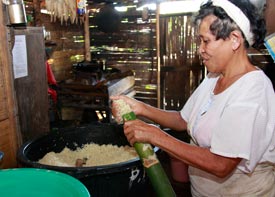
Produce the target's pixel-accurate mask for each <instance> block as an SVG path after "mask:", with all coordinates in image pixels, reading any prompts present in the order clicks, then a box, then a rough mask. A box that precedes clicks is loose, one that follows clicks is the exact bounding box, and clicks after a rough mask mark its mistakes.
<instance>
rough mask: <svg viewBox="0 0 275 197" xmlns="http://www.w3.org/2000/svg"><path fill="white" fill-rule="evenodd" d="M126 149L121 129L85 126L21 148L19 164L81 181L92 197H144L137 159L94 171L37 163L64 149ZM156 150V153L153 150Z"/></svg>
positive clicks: (87, 168) (142, 176) (69, 129)
mask: <svg viewBox="0 0 275 197" xmlns="http://www.w3.org/2000/svg"><path fill="white" fill-rule="evenodd" d="M91 142H94V143H97V144H113V145H128V141H127V139H126V137H125V136H124V133H123V128H122V127H121V126H118V125H113V124H100V125H84V126H81V127H75V128H66V129H60V130H59V131H57V132H52V133H49V134H47V135H45V136H42V137H39V138H37V139H34V140H32V141H29V142H27V143H25V144H24V145H23V146H21V147H20V149H19V152H18V160H19V162H20V163H21V164H22V165H23V166H25V167H35V168H45V169H50V170H56V171H60V172H64V173H67V174H70V175H71V176H73V177H75V178H77V179H78V180H80V181H81V182H82V183H83V184H84V185H85V186H86V187H87V189H88V190H89V191H90V193H91V194H92V196H93V197H97V196H100V197H104V196H110V197H123V196H135V195H137V194H143V193H144V192H146V191H144V187H145V186H146V184H148V179H147V177H146V175H145V173H144V169H143V166H142V163H141V161H140V160H139V158H136V159H133V160H129V161H127V162H122V163H118V164H112V165H104V166H95V167H60V166H49V165H43V164H39V163H37V161H38V160H39V159H40V158H42V157H43V156H44V155H45V154H46V153H48V152H51V151H54V152H60V151H62V150H63V148H64V147H65V146H67V147H69V148H70V149H73V150H74V149H76V148H77V147H81V146H82V145H84V144H87V143H91ZM156 150H157V149H156Z"/></svg>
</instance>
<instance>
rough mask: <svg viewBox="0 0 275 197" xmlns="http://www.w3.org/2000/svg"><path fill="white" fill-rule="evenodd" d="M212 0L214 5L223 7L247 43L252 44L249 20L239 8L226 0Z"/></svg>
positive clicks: (252, 38)
mask: <svg viewBox="0 0 275 197" xmlns="http://www.w3.org/2000/svg"><path fill="white" fill-rule="evenodd" d="M212 2H213V5H214V6H217V7H221V8H223V9H224V11H225V12H226V13H227V15H228V16H229V17H230V18H231V19H232V20H233V21H235V23H236V24H237V25H238V26H239V27H240V29H241V30H242V32H243V34H244V36H245V38H246V40H247V41H248V43H249V45H250V46H251V45H253V44H254V36H253V33H252V32H251V31H250V22H249V20H248V18H247V17H246V16H245V14H244V13H243V12H242V11H241V10H240V8H238V7H237V6H235V5H234V4H233V3H231V2H230V1H228V0H212Z"/></svg>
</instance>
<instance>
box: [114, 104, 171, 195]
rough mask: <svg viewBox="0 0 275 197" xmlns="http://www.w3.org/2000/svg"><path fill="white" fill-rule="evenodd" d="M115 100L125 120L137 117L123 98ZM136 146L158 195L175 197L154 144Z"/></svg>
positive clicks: (136, 144)
mask: <svg viewBox="0 0 275 197" xmlns="http://www.w3.org/2000/svg"><path fill="white" fill-rule="evenodd" d="M115 102H117V103H116V104H115V105H117V109H118V110H119V113H120V114H121V117H122V119H123V120H124V121H129V120H135V119H136V115H135V113H134V112H133V111H132V110H131V108H130V107H129V106H128V105H127V104H126V103H125V102H124V101H123V100H118V101H115ZM134 147H135V150H136V151H137V153H138V155H139V157H140V159H141V161H142V164H143V166H144V168H145V172H146V174H147V175H148V177H149V179H150V181H151V184H152V186H153V188H154V190H155V192H156V195H157V196H158V197H175V196H176V194H175V192H174V190H173V188H172V185H171V183H170V181H169V179H168V177H167V175H166V173H165V171H164V169H163V167H162V166H161V163H160V162H159V160H158V158H157V155H156V153H155V152H154V149H153V148H152V146H151V145H150V144H146V143H139V142H136V143H135V144H134Z"/></svg>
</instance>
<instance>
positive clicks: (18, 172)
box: [0, 168, 90, 197]
mask: <svg viewBox="0 0 275 197" xmlns="http://www.w3.org/2000/svg"><path fill="white" fill-rule="evenodd" d="M0 183H1V184H0V196H1V197H37V196H39V197H49V196H51V197H60V196H66V197H70V196H71V197H89V196H90V194H89V192H88V190H87V188H86V187H85V186H84V185H83V184H82V183H81V182H80V181H79V180H77V179H75V178H73V177H71V176H69V175H67V174H64V173H60V172H55V171H52V170H44V169H34V168H15V169H8V170H0Z"/></svg>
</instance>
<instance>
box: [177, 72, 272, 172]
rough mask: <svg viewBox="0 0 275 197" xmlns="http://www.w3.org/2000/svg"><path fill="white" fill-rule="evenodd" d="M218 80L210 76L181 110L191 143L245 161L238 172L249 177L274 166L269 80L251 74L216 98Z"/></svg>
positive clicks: (261, 74) (253, 73) (256, 73)
mask: <svg viewBox="0 0 275 197" xmlns="http://www.w3.org/2000/svg"><path fill="white" fill-rule="evenodd" d="M218 78H219V76H218V75H215V74H212V73H210V74H208V76H207V77H206V78H205V79H204V81H203V82H202V83H201V85H200V86H199V87H198V88H197V89H196V90H195V92H194V93H193V94H192V95H191V97H190V98H189V100H188V101H187V103H186V104H185V106H184V107H183V109H182V110H181V116H182V118H183V119H184V120H186V121H187V123H188V131H189V133H190V135H191V137H192V139H193V140H194V141H195V142H196V143H197V145H199V146H201V147H208V148H210V151H211V152H213V153H215V154H218V155H221V156H225V157H232V158H236V157H239V158H243V160H242V162H241V163H240V164H239V165H238V169H239V170H241V171H243V172H246V173H249V172H252V171H253V169H254V168H255V167H256V165H257V164H258V163H262V162H266V161H268V162H272V163H275V132H274V130H275V94H274V90H273V87H272V84H271V82H270V80H269V79H268V77H267V76H266V75H265V74H264V73H263V72H262V71H261V70H257V71H252V72H249V73H247V74H245V75H244V76H242V77H241V78H240V79H238V80H237V81H236V82H235V83H233V84H232V85H231V86H230V87H228V88H227V89H226V90H225V91H223V92H222V93H220V94H217V95H214V94H213V90H214V87H215V85H216V82H217V80H218Z"/></svg>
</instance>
